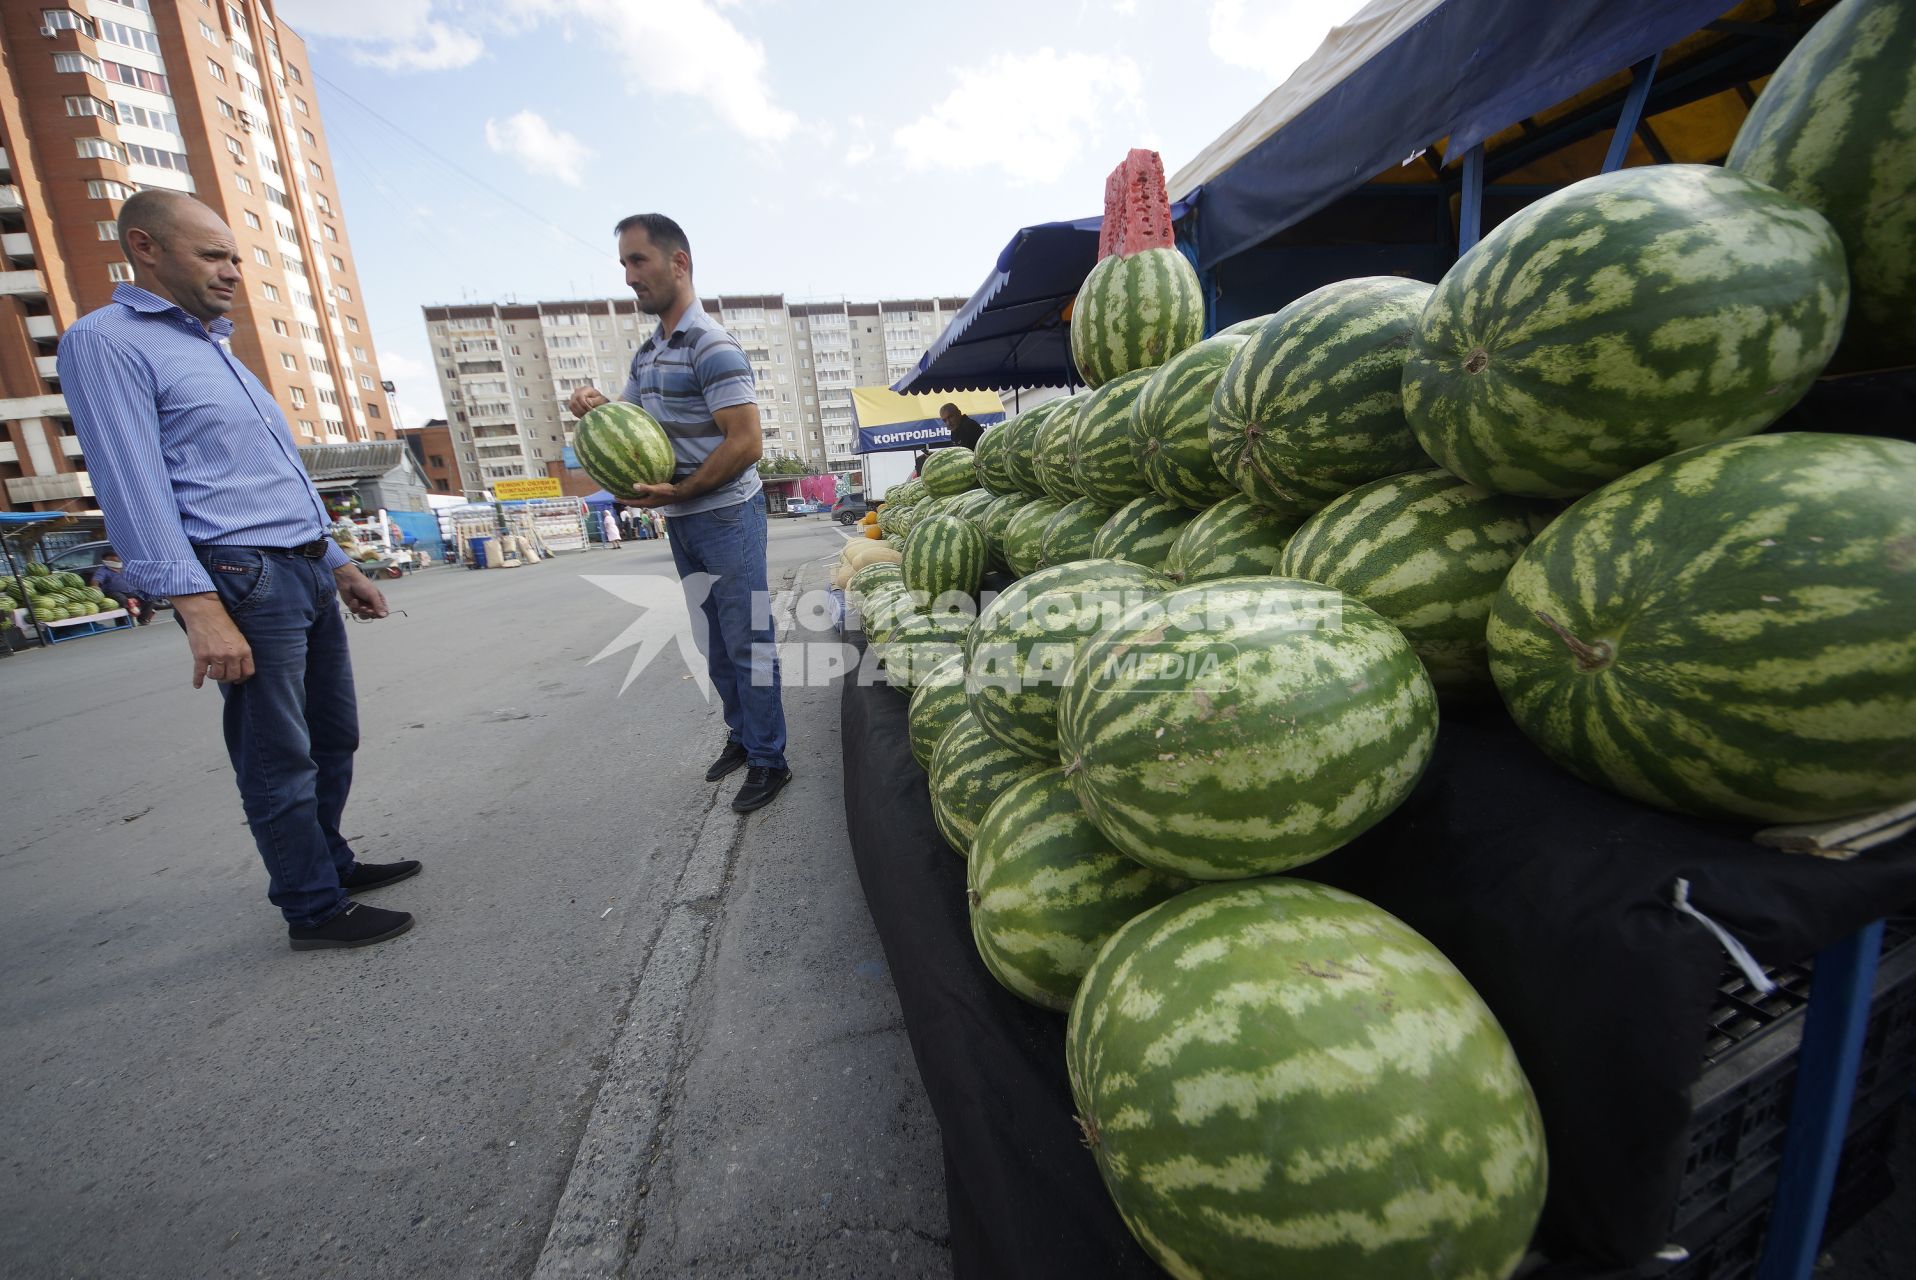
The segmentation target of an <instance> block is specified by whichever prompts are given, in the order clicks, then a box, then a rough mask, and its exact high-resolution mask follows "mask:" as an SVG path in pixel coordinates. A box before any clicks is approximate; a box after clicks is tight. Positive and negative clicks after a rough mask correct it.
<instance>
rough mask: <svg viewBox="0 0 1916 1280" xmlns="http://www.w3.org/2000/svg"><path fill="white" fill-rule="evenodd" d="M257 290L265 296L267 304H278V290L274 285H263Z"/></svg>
mask: <svg viewBox="0 0 1916 1280" xmlns="http://www.w3.org/2000/svg"><path fill="white" fill-rule="evenodd" d="M259 290H260V292H261V293H263V294H265V295H266V300H267V301H268V302H278V301H279V288H278V286H276V285H270V284H263V285H261V286H260V287H259Z"/></svg>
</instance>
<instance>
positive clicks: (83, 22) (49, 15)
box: [40, 9, 93, 35]
mask: <svg viewBox="0 0 1916 1280" xmlns="http://www.w3.org/2000/svg"><path fill="white" fill-rule="evenodd" d="M40 25H41V26H43V27H52V28H53V29H54V30H55V31H84V32H86V34H88V35H92V34H93V20H92V19H90V18H82V17H81V16H80V15H79V14H77V13H75V12H74V11H73V10H71V9H42V10H40Z"/></svg>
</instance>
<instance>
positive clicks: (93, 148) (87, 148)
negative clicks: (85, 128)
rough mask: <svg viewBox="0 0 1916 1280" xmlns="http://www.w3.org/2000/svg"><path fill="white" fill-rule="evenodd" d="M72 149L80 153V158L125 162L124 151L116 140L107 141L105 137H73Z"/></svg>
mask: <svg viewBox="0 0 1916 1280" xmlns="http://www.w3.org/2000/svg"><path fill="white" fill-rule="evenodd" d="M73 147H74V150H76V151H78V152H79V153H80V159H82V160H118V161H119V162H120V163H121V164H125V163H126V152H125V151H124V150H122V149H121V147H120V144H119V143H117V142H108V141H107V140H106V139H105V138H75V139H74V140H73Z"/></svg>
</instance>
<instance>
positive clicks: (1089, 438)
mask: <svg viewBox="0 0 1916 1280" xmlns="http://www.w3.org/2000/svg"><path fill="white" fill-rule="evenodd" d="M1155 372H1156V369H1155V368H1153V369H1133V370H1132V371H1131V372H1130V373H1121V374H1119V375H1118V376H1117V377H1115V378H1113V379H1111V380H1110V381H1109V382H1107V383H1105V384H1104V385H1103V386H1101V387H1099V388H1098V389H1097V390H1096V391H1093V392H1092V393H1091V394H1090V395H1089V396H1087V397H1086V398H1085V402H1084V408H1082V409H1081V410H1079V411H1078V417H1077V421H1076V422H1075V423H1074V424H1073V425H1072V428H1071V476H1072V479H1073V480H1075V481H1076V482H1077V486H1078V492H1079V493H1082V494H1083V495H1084V496H1085V497H1087V498H1095V499H1097V500H1098V501H1099V502H1101V503H1103V504H1104V505H1105V506H1107V507H1121V506H1123V505H1124V504H1125V503H1127V502H1129V501H1131V499H1133V498H1137V497H1142V496H1143V495H1145V494H1147V493H1150V492H1152V489H1151V484H1150V482H1149V481H1148V480H1146V479H1145V478H1144V471H1143V470H1142V469H1141V468H1140V467H1139V466H1138V460H1137V457H1136V455H1134V454H1133V453H1132V451H1131V410H1132V406H1133V405H1135V404H1136V403H1137V399H1138V393H1139V392H1141V391H1143V390H1144V386H1145V384H1146V383H1147V382H1149V381H1150V380H1151V375H1152V374H1153V373H1155Z"/></svg>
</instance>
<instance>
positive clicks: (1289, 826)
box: [968, 577, 1437, 880]
mask: <svg viewBox="0 0 1916 1280" xmlns="http://www.w3.org/2000/svg"><path fill="white" fill-rule="evenodd" d="M986 612H987V615H989V612H990V611H989V610H987V611H986ZM995 634H996V628H995V627H994V628H990V629H987V627H986V626H985V620H984V619H983V618H981V619H980V621H979V625H978V627H977V629H976V630H975V631H974V633H973V640H972V644H973V648H972V649H971V651H970V652H972V653H973V654H974V656H975V655H976V654H977V653H978V652H979V651H980V650H979V646H980V645H981V644H982V643H983V641H984V640H985V639H986V637H987V636H990V635H995ZM978 678H979V672H978V669H977V667H976V666H975V665H974V667H973V670H972V673H971V679H972V682H973V683H972V684H971V685H970V686H968V688H969V689H970V691H971V705H972V709H973V711H974V712H976V711H977V709H978V697H977V683H976V682H977V680H978ZM1436 739H1437V695H1436V693H1435V691H1434V690H1433V689H1432V688H1431V684H1430V677H1429V676H1428V675H1426V674H1425V672H1424V667H1423V664H1422V663H1421V662H1419V661H1418V660H1417V655H1416V654H1415V653H1413V652H1412V651H1411V648H1410V644H1409V643H1408V642H1407V641H1406V640H1405V639H1404V636H1403V633H1402V632H1400V631H1398V630H1397V628H1396V627H1393V626H1392V625H1391V624H1390V623H1388V622H1386V621H1385V620H1384V619H1383V618H1382V617H1380V616H1378V614H1377V613H1376V612H1375V611H1373V610H1372V609H1371V608H1370V607H1369V606H1367V605H1365V604H1363V603H1361V602H1359V601H1357V600H1353V599H1351V598H1350V597H1348V596H1341V595H1339V594H1338V593H1337V592H1334V591H1330V590H1327V589H1326V588H1323V587H1320V586H1317V585H1316V584H1314V583H1309V582H1302V581H1299V580H1296V579H1291V578H1268V577H1240V578H1221V579H1219V580H1217V581H1214V582H1203V583H1199V584H1198V585H1196V586H1187V587H1183V588H1180V589H1178V590H1176V591H1173V592H1171V593H1170V594H1169V595H1166V596H1164V597H1162V598H1161V599H1159V600H1155V601H1151V602H1149V603H1147V604H1144V605H1140V606H1137V607H1134V608H1132V609H1130V610H1127V611H1126V612H1125V613H1124V614H1123V615H1121V616H1120V617H1119V618H1118V620H1117V621H1116V622H1115V623H1113V624H1112V625H1111V626H1109V627H1107V628H1105V629H1104V630H1103V631H1101V632H1099V633H1098V634H1097V636H1095V637H1094V638H1093V639H1092V640H1091V642H1090V643H1089V644H1087V645H1085V646H1084V647H1083V648H1082V649H1080V650H1079V652H1078V656H1077V659H1076V661H1075V662H1074V663H1073V664H1072V667H1071V670H1070V671H1069V672H1068V673H1067V674H1066V676H1065V683H1064V691H1063V694H1062V696H1061V697H1060V698H1059V700H1058V747H1059V750H1060V752H1061V753H1062V758H1063V760H1064V762H1065V767H1066V769H1067V770H1068V771H1069V772H1070V774H1071V775H1072V785H1073V786H1075V787H1076V788H1077V791H1078V798H1079V799H1080V800H1082V801H1083V802H1084V807H1085V812H1087V813H1089V814H1090V815H1091V819H1092V821H1094V822H1096V823H1097V824H1098V828H1099V829H1100V830H1101V831H1103V832H1104V834H1105V835H1106V836H1107V837H1108V838H1109V839H1110V840H1111V842H1112V843H1113V844H1115V845H1117V846H1118V848H1120V849H1122V850H1124V851H1125V852H1126V853H1128V854H1130V855H1131V856H1132V857H1134V858H1136V859H1137V860H1138V861H1139V862H1142V863H1144V864H1145V865H1147V866H1153V867H1157V868H1159V869H1160V870H1163V871H1169V872H1172V873H1173V874H1176V875H1185V876H1190V877H1191V878H1192V879H1194V880H1230V879H1237V878H1241V877H1244V876H1261V875H1270V874H1273V873H1274V872H1279V871H1284V870H1286V869H1288V868H1290V867H1295V866H1299V865H1301V864H1303V863H1306V862H1309V861H1311V860H1312V859H1314V858H1318V857H1321V856H1323V855H1324V854H1326V853H1329V852H1330V851H1331V850H1333V849H1335V848H1337V847H1338V846H1340V845H1342V844H1344V843H1345V842H1347V841H1349V840H1351V839H1352V838H1353V837H1355V836H1357V835H1359V834H1361V833H1362V832H1363V831H1365V830H1366V829H1367V828H1369V827H1370V826H1371V825H1372V824H1373V823H1375V822H1377V821H1378V820H1379V819H1381V818H1383V817H1384V816H1385V815H1386V814H1388V813H1389V812H1390V811H1391V810H1392V809H1395V808H1396V807H1397V805H1398V804H1399V803H1400V802H1401V801H1402V800H1403V799H1404V797H1405V796H1407V795H1409V794H1410V789H1411V787H1412V786H1413V785H1414V784H1415V783H1416V781H1417V778H1418V775H1419V774H1421V773H1422V772H1423V768H1424V762H1425V761H1426V760H1427V759H1428V758H1429V756H1430V750H1431V747H1432V745H1433V744H1434V743H1435V742H1436Z"/></svg>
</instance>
